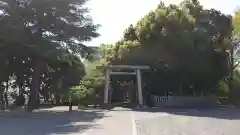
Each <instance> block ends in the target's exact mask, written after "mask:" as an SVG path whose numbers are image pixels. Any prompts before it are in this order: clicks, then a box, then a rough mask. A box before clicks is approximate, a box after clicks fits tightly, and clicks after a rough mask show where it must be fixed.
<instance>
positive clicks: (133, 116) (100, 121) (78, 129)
mask: <svg viewBox="0 0 240 135" xmlns="http://www.w3.org/2000/svg"><path fill="white" fill-rule="evenodd" d="M239 125H240V111H239V110H236V109H228V110H225V109H223V110H180V109H176V110H165V111H162V112H154V111H152V112H150V111H146V110H145V111H144V110H141V111H132V110H129V109H124V108H115V109H113V110H111V111H106V110H99V109H89V110H77V109H76V108H75V109H74V111H73V112H72V113H71V114H70V113H68V111H67V108H64V107H58V108H51V109H41V110H37V111H36V112H35V113H31V114H21V113H20V115H6V114H2V115H1V116H0V135H238V134H239V132H240V128H239Z"/></svg>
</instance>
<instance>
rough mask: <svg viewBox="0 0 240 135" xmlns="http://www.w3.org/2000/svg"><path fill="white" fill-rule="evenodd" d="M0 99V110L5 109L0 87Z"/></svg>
mask: <svg viewBox="0 0 240 135" xmlns="http://www.w3.org/2000/svg"><path fill="white" fill-rule="evenodd" d="M0 100H1V110H4V109H5V102H4V96H3V89H2V88H0Z"/></svg>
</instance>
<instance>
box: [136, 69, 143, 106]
mask: <svg viewBox="0 0 240 135" xmlns="http://www.w3.org/2000/svg"><path fill="white" fill-rule="evenodd" d="M137 90H138V102H139V105H140V106H142V105H143V94H142V76H141V71H140V69H137Z"/></svg>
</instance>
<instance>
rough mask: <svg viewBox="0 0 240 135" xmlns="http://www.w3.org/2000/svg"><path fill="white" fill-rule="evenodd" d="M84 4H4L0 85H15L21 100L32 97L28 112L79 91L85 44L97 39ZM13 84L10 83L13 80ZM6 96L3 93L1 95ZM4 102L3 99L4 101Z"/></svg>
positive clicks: (23, 0) (76, 0)
mask: <svg viewBox="0 0 240 135" xmlns="http://www.w3.org/2000/svg"><path fill="white" fill-rule="evenodd" d="M85 2H86V1H85V0H61V1H58V0H41V1H39V0H2V2H1V5H2V6H1V11H2V13H1V15H0V17H1V19H0V24H1V26H0V31H1V33H0V35H1V36H0V41H1V46H0V47H1V49H0V50H1V55H2V56H1V62H2V63H5V64H3V65H1V69H2V70H1V73H3V74H6V75H4V76H1V77H2V78H1V80H0V81H1V83H2V84H3V83H4V82H6V81H8V80H11V81H13V80H14V82H15V86H16V87H17V88H18V89H19V95H20V96H21V95H22V94H23V93H26V92H27V91H28V90H30V91H29V101H28V106H29V110H32V109H34V108H35V107H37V104H38V103H39V93H41V94H42V95H44V97H45V100H46V101H47V100H50V97H52V95H54V98H55V102H60V95H61V93H62V92H61V91H62V90H63V91H66V90H67V89H69V87H71V86H73V85H79V82H80V80H81V78H82V77H83V76H84V74H85V69H84V65H83V64H82V62H81V60H80V56H82V57H86V56H87V55H88V53H90V52H91V51H90V50H89V48H88V47H86V46H85V45H84V44H83V42H85V41H90V40H91V39H92V38H95V37H97V36H98V33H97V32H96V30H97V28H98V25H94V24H93V23H92V21H91V18H90V17H89V16H87V15H86V13H87V12H88V9H87V8H85V7H84V3H85ZM10 78H11V79H10ZM1 91H2V92H1V93H2V94H1V95H3V92H4V91H3V90H1ZM1 100H2V101H3V98H1Z"/></svg>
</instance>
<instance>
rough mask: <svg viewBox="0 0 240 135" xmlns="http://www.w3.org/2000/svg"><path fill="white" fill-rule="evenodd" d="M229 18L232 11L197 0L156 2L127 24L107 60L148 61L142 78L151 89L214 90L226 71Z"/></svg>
mask: <svg viewBox="0 0 240 135" xmlns="http://www.w3.org/2000/svg"><path fill="white" fill-rule="evenodd" d="M231 24H232V20H231V17H229V16H227V15H224V14H222V13H221V12H219V11H217V10H214V9H211V10H207V9H204V8H203V7H202V6H201V5H200V3H199V2H198V1H189V0H186V1H184V2H182V3H181V4H180V5H169V6H165V5H164V4H160V5H159V6H158V8H156V9H154V10H152V11H150V12H149V13H148V14H147V15H145V17H143V18H142V19H140V20H139V21H138V22H137V24H136V25H130V26H129V28H127V29H126V31H125V32H124V38H123V40H121V41H120V42H118V43H117V44H116V46H115V48H114V49H112V50H115V51H114V54H112V55H114V57H113V60H111V61H110V63H111V64H131V65H150V66H151V67H152V71H150V73H149V74H148V75H146V77H145V78H146V80H150V81H148V84H147V85H148V87H149V88H148V89H151V90H155V91H159V89H160V88H161V89H162V90H167V89H168V91H170V92H173V90H175V93H178V94H179V93H182V92H180V91H181V90H180V89H184V90H185V92H186V93H189V94H193V93H195V94H203V93H205V94H206V93H213V92H214V91H213V89H214V88H215V86H216V85H218V81H219V80H221V79H222V78H224V77H225V76H227V75H228V73H229V67H228V63H229V58H228V56H229V55H228V48H229V46H231V45H230V42H226V41H227V40H228V39H230V37H231V33H232V25H231ZM160 78H161V79H160ZM153 80H155V81H153ZM156 80H157V81H156ZM153 82H154V83H153ZM152 86H155V87H154V88H152ZM162 86H166V87H164V88H162ZM172 86H174V87H172ZM150 87H151V88H150ZM176 89H179V91H178V92H176ZM163 93H165V92H163Z"/></svg>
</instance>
